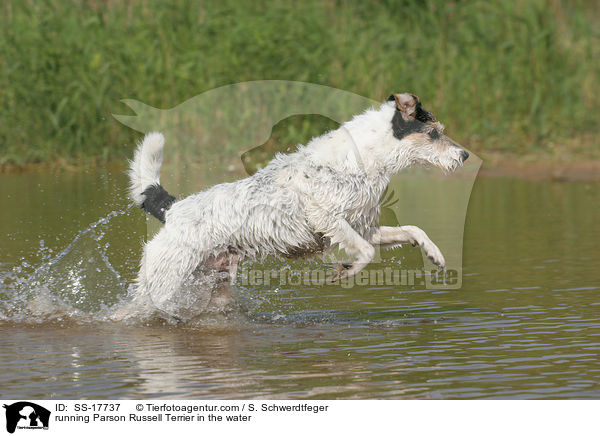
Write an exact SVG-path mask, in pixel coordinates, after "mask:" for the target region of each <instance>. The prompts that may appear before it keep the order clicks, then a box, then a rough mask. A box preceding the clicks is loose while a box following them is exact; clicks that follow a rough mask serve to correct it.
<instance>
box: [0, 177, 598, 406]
mask: <svg viewBox="0 0 600 436" xmlns="http://www.w3.org/2000/svg"><path fill="white" fill-rule="evenodd" d="M125 186H126V180H125V179H124V177H123V176H122V175H121V174H116V173H115V174H95V173H90V174H85V173H84V174H77V175H73V174H66V175H59V176H57V175H45V174H12V175H0V195H1V198H2V199H3V202H4V203H3V211H2V213H0V225H1V227H2V229H3V231H2V234H0V247H1V248H0V330H1V332H2V334H1V335H0V368H1V371H0V391H1V392H2V395H3V397H4V398H29V399H36V398H49V399H59V398H60V399H75V398H98V399H102V398H142V397H144V398H166V397H168V398H215V399H217V398H219V399H231V398H308V399H334V398H396V399H399V398H402V399H403V398H440V399H442V398H443V399H468V398H512V399H517V398H600V385H599V382H600V365H599V364H600V362H599V351H600V319H599V316H598V315H599V313H600V298H599V297H598V295H599V292H600V269H599V267H600V252H599V250H598V245H599V243H600V189H599V188H600V184H597V183H584V182H569V183H551V182H544V183H542V182H528V181H522V180H511V179H479V180H477V181H476V183H475V187H474V189H473V193H472V196H471V201H470V203H469V208H468V213H467V222H466V225H465V235H464V253H463V265H464V275H463V282H462V288H461V289H446V290H434V289H426V288H424V287H423V286H418V285H414V286H386V285H380V286H377V285H370V286H355V287H353V288H351V289H344V288H341V287H339V286H316V285H315V286H306V285H299V286H246V287H244V286H239V287H238V289H237V292H238V298H239V300H240V302H241V304H242V306H243V307H244V311H243V312H240V313H230V314H227V315H225V316H223V317H220V318H211V319H207V320H206V322H204V323H200V324H194V325H186V324H180V325H169V324H168V323H164V322H161V321H160V320H158V321H157V320H150V321H148V320H144V321H143V322H139V323H123V322H114V321H110V320H108V318H109V316H108V314H109V313H110V311H111V310H112V308H114V307H115V306H118V305H119V304H121V303H120V301H121V300H122V299H123V298H125V296H126V294H127V287H128V286H129V284H130V283H131V281H132V279H133V278H134V277H135V274H136V269H137V264H138V261H139V256H140V252H141V242H142V240H143V238H144V236H145V234H146V225H145V221H144V218H143V216H142V214H141V213H140V211H139V210H135V209H133V208H127V201H126V200H125V199H123V198H122V192H123V188H124V187H125ZM111 213H112V214H111ZM103 217H104V219H103ZM91 224H94V226H92V227H90V225H91ZM417 224H418V223H417ZM74 240H75V241H74ZM401 250H402V251H396V252H391V253H389V254H388V255H386V256H387V257H386V258H384V260H383V262H384V263H386V262H389V263H390V264H391V263H393V262H394V261H395V259H396V258H398V257H404V258H405V259H404V261H405V263H406V262H408V263H411V262H416V266H417V267H422V266H423V265H422V264H418V259H419V256H416V257H415V256H414V250H416V249H413V248H412V247H409V248H403V249H401ZM411 250H412V251H411ZM411 256H412V257H411ZM415 259H416V260H415ZM271 266H274V267H276V268H282V269H284V268H286V267H287V264H286V263H285V262H274V263H272V264H271Z"/></svg>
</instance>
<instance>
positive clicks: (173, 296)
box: [137, 228, 207, 317]
mask: <svg viewBox="0 0 600 436" xmlns="http://www.w3.org/2000/svg"><path fill="white" fill-rule="evenodd" d="M201 261H202V259H201V252H200V251H199V250H198V249H196V248H195V247H194V246H192V245H191V244H189V243H187V241H185V240H184V239H183V238H175V237H173V235H171V234H169V233H168V231H167V229H165V228H163V229H161V231H160V232H159V233H158V234H157V235H156V236H155V237H154V239H152V240H151V241H150V242H148V243H147V244H146V246H145V247H144V255H143V259H142V266H141V269H140V273H139V276H138V279H137V285H138V294H139V295H140V296H145V297H147V298H149V299H150V301H151V302H152V304H153V305H154V306H155V307H156V308H157V309H159V310H162V311H164V312H166V313H168V314H169V315H172V316H175V317H181V315H182V310H183V311H185V312H187V311H189V309H192V307H195V308H196V309H198V308H199V306H202V304H203V301H202V300H203V299H206V298H207V296H205V295H202V294H203V293H202V292H197V290H195V289H194V286H193V281H194V271H195V270H196V268H197V267H198V265H199V264H200V262H201Z"/></svg>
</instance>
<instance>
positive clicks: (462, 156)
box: [460, 150, 469, 163]
mask: <svg viewBox="0 0 600 436" xmlns="http://www.w3.org/2000/svg"><path fill="white" fill-rule="evenodd" d="M468 158H469V152H468V151H467V150H461V152H460V160H461V162H462V163H464V162H465V161H466V160H467V159H468Z"/></svg>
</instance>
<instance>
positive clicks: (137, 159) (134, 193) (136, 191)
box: [129, 132, 165, 207]
mask: <svg viewBox="0 0 600 436" xmlns="http://www.w3.org/2000/svg"><path fill="white" fill-rule="evenodd" d="M164 145H165V137H164V136H163V134H162V133H159V132H152V133H148V134H147V135H146V136H145V137H144V139H143V140H142V142H140V143H139V144H138V146H137V149H136V150H135V154H134V155H133V160H132V161H130V162H129V180H130V183H129V197H130V198H131V199H132V200H133V202H134V203H135V204H136V205H138V206H140V207H141V206H142V203H143V202H144V200H146V196H145V195H144V191H145V190H146V188H148V187H149V186H151V185H160V166H161V164H162V160H163V147H164Z"/></svg>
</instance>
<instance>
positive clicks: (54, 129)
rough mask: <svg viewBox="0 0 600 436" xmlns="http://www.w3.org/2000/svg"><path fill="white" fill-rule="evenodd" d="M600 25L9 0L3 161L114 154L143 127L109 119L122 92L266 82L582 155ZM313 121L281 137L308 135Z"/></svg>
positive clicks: (381, 7) (134, 95) (3, 44)
mask: <svg viewBox="0 0 600 436" xmlns="http://www.w3.org/2000/svg"><path fill="white" fill-rule="evenodd" d="M599 24H600V12H599V9H598V7H597V3H596V2H595V1H593V0H589V1H577V0H550V1H543V0H508V1H485V0H473V1H449V2H446V1H439V2H435V1H425V0H422V1H416V0H414V1H413V0H403V1H393V0H383V1H375V2H369V1H316V0H306V1H303V2H291V1H282V0H278V1H274V2H266V1H253V2H240V1H233V0H219V1H206V2H200V1H195V0H177V1H171V2H166V1H165V2H161V1H142V0H131V1H117V0H104V1H102V0H88V1H68V0H54V1H51V0H45V1H39V0H38V1H36V0H3V1H2V3H1V4H0V103H1V104H0V165H2V164H17V165H20V164H24V163H28V162H69V161H83V162H87V163H94V162H95V163H104V162H107V161H110V160H111V159H115V158H117V159H122V158H123V157H125V156H130V154H131V151H132V144H133V142H135V140H136V139H137V138H138V137H139V136H140V135H139V133H137V132H134V131H132V130H131V129H128V128H126V127H125V126H123V125H121V124H119V123H118V122H117V121H116V120H115V119H114V118H112V116H111V113H130V111H129V110H128V109H127V108H126V107H125V106H124V105H123V104H122V103H120V100H121V99H123V98H131V99H137V100H140V101H143V102H145V103H147V104H149V105H152V106H155V107H159V108H169V107H173V106H175V105H177V104H179V103H181V102H183V101H184V100H186V99H188V98H190V97H193V96H195V95H197V94H199V93H201V92H204V91H207V90H209V89H212V88H215V87H218V86H222V85H226V84H230V83H235V82H240V81H247V80H263V79H284V80H298V81H307V82H313V83H319V84H324V85H329V86H333V87H336V88H341V89H344V90H348V91H351V92H354V93H357V94H361V95H364V96H366V97H369V98H373V99H377V100H383V99H385V98H386V97H387V96H388V95H389V94H390V93H391V92H398V91H410V92H412V93H415V94H417V95H419V96H420V97H421V100H422V101H423V102H424V105H425V107H427V108H428V109H430V110H431V111H433V112H434V113H435V114H436V116H437V117H438V119H440V120H441V121H442V122H443V123H444V124H446V126H447V132H448V134H449V135H450V136H452V137H453V138H454V139H455V140H457V141H458V142H460V143H462V144H463V145H466V146H468V147H470V148H471V149H472V150H473V151H475V152H479V153H486V152H505V151H508V152H514V153H517V154H521V155H524V154H529V153H535V152H539V151H543V152H547V153H549V154H550V155H558V154H562V153H564V152H567V153H571V154H575V155H577V154H579V155H582V156H583V155H585V154H586V153H587V152H588V151H590V150H593V149H598V145H597V141H596V135H595V133H597V132H598V127H599V122H600V121H599V118H600V117H599V116H598V113H600V111H599V109H600V84H599V80H598V78H599V77H600V25H599ZM310 119H312V118H309V119H308V120H309V121H308V125H307V119H295V120H292V121H291V122H289V123H287V124H286V126H285V129H286V132H287V133H285V134H282V135H280V137H281V140H282V141H284V142H289V143H295V142H300V141H304V140H305V137H304V136H302V135H301V134H300V133H302V132H304V134H307V132H308V133H310V135H313V134H318V133H319V132H318V130H319V128H320V127H321V124H322V123H319V122H318V121H316V122H314V123H311V122H310ZM315 119H317V118H315ZM317 120H318V119H317ZM298 132H300V133H298ZM310 135H309V136H310Z"/></svg>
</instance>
